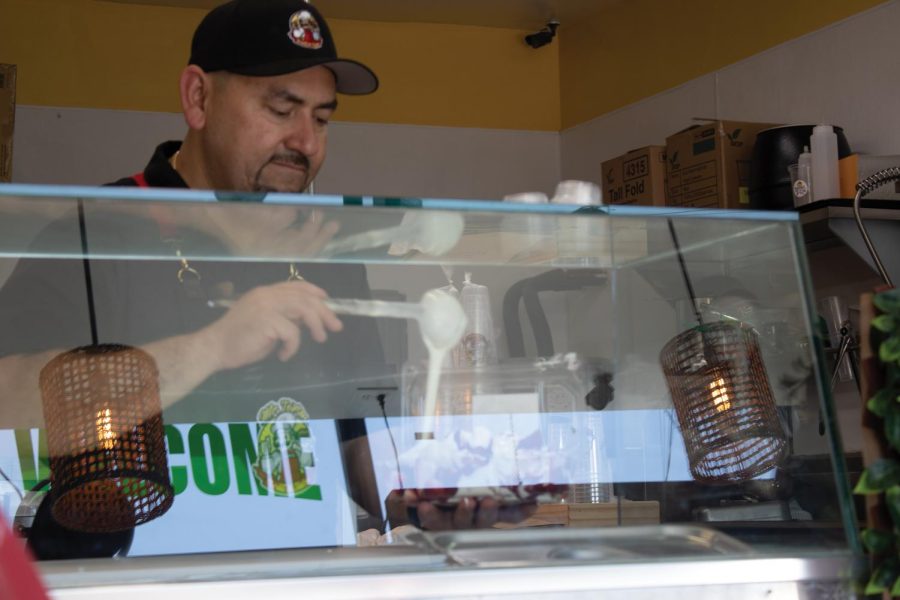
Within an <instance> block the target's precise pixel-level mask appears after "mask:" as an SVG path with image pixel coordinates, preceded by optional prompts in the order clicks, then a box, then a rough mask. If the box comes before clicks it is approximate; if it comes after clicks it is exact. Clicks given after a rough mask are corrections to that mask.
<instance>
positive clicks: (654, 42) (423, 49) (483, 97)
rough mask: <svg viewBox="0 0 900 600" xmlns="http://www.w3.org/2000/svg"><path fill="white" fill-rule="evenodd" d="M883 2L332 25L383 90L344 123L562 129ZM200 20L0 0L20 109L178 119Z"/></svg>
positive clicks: (833, 0)
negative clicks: (539, 24)
mask: <svg viewBox="0 0 900 600" xmlns="http://www.w3.org/2000/svg"><path fill="white" fill-rule="evenodd" d="M373 1H375V0H373ZM428 1H433V2H439V1H450V0H428ZM882 1H883V0H617V1H615V2H608V3H605V4H604V5H603V6H604V8H603V9H602V10H601V11H600V12H599V13H598V15H597V16H596V17H595V18H590V19H584V20H582V21H581V22H573V23H563V25H562V27H561V29H560V35H559V38H558V43H554V44H553V45H551V46H548V47H545V48H542V49H540V50H537V51H535V50H532V49H531V48H528V47H527V46H526V45H525V44H524V43H522V37H523V35H524V34H525V33H526V32H524V31H519V30H513V29H496V28H482V27H468V26H451V25H433V24H411V23H406V24H397V23H375V22H362V21H342V20H333V21H332V22H331V25H332V29H333V30H334V32H335V36H336V38H337V40H338V42H339V44H338V46H339V48H340V49H341V53H342V54H343V55H345V56H348V57H358V58H361V59H363V60H364V62H366V63H367V64H369V65H370V66H371V67H373V68H374V70H375V71H376V72H377V73H378V74H379V76H380V78H381V82H382V87H381V89H380V90H379V92H378V93H377V94H375V95H374V96H369V97H365V98H352V97H348V98H345V99H343V100H342V103H341V109H340V111H339V113H338V115H337V118H338V119H339V120H342V121H358V122H359V121H362V122H374V123H402V124H417V125H441V126H454V127H485V128H498V129H523V130H539V131H559V130H560V129H561V128H568V127H572V126H574V125H577V124H579V123H582V122H585V121H587V120H590V119H592V118H594V117H597V116H600V115H603V114H605V113H607V112H610V111H612V110H615V109H617V108H620V107H622V106H625V105H627V104H630V103H632V102H635V101H637V100H640V99H641V98H645V97H647V96H650V95H652V94H655V93H658V92H661V91H663V90H666V89H668V88H671V87H673V86H676V85H678V84H680V83H684V82H685V81H688V80H690V79H693V78H695V77H698V76H700V75H703V74H705V73H709V72H710V71H714V70H716V69H718V68H721V67H723V66H725V65H728V64H730V63H733V62H735V61H738V60H741V59H743V58H746V57H748V56H751V55H753V54H755V53H757V52H760V51H762V50H765V49H766V48H769V47H772V46H774V45H777V44H779V43H782V42H784V41H787V40H790V39H792V38H795V37H797V36H800V35H803V34H805V33H808V32H810V31H814V30H816V29H819V28H821V27H824V26H826V25H828V24H830V23H833V22H834V21H837V20H839V19H842V18H845V17H847V16H850V15H852V14H854V13H857V12H859V11H861V10H864V9H867V8H870V7H872V6H874V5H876V4H879V3H881V2H882ZM204 13H205V10H198V9H184V8H167V7H158V6H145V5H131V4H121V3H116V2H104V1H102V0H0V62H9V63H14V64H17V65H18V67H19V71H18V86H19V89H18V101H19V103H20V104H28V105H44V106H67V107H90V108H110V109H132V110H146V111H166V112H177V111H179V104H178V98H177V74H178V72H179V71H180V70H181V68H182V67H183V65H184V64H185V62H186V60H187V56H188V48H189V45H190V38H191V34H192V32H193V30H194V28H195V27H196V24H197V23H198V22H199V21H200V19H201V18H202V16H203V14H204Z"/></svg>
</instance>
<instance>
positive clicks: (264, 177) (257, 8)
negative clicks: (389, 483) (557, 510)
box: [0, 0, 521, 529]
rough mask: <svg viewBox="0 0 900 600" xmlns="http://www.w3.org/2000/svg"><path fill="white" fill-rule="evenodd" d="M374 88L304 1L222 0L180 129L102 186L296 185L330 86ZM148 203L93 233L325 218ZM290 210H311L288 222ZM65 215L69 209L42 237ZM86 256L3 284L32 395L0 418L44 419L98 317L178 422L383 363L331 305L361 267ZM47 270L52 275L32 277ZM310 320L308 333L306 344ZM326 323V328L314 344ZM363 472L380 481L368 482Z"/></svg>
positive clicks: (204, 229)
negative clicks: (131, 170) (53, 368)
mask: <svg viewBox="0 0 900 600" xmlns="http://www.w3.org/2000/svg"><path fill="white" fill-rule="evenodd" d="M377 87H378V80H377V78H376V77H375V75H374V73H372V71H371V70H370V69H368V68H367V67H365V66H364V65H362V64H360V63H357V62H354V61H349V60H345V59H340V58H338V55H337V51H336V49H335V45H334V40H333V38H332V36H331V33H330V31H329V29H328V26H327V24H326V23H325V21H324V19H323V18H322V16H321V15H320V14H319V13H318V11H317V10H316V9H315V8H314V7H312V6H311V5H308V4H306V3H304V2H301V1H300V0H266V1H264V2H262V1H259V0H234V1H232V2H228V3H226V4H224V5H222V6H220V7H219V8H216V9H215V10H213V11H212V12H210V13H209V14H208V15H207V17H206V18H205V19H204V20H203V21H202V23H201V24H200V25H199V27H198V28H197V31H196V33H195V35H194V39H193V43H192V49H191V58H190V61H189V64H188V66H187V67H186V68H185V69H184V71H183V72H182V74H181V78H180V95H181V103H182V108H183V112H184V117H185V121H186V124H187V126H188V133H187V135H186V136H185V139H184V142H183V144H182V143H179V142H166V143H163V144H161V145H160V146H159V147H158V148H157V149H156V152H155V153H154V155H153V157H152V158H151V160H150V162H149V164H148V165H147V167H146V168H145V169H144V171H143V172H142V173H139V174H137V175H134V176H131V177H127V178H124V179H121V180H119V181H117V182H116V183H115V184H114V185H123V186H124V185H130V186H142V187H143V186H147V187H174V188H187V187H189V188H194V189H212V190H222V191H228V192H235V191H236V192H244V193H256V192H262V193H265V192H294V193H296V192H301V191H303V190H304V189H306V188H307V187H308V186H309V184H310V183H311V182H312V181H313V179H314V178H315V176H316V173H317V172H318V170H319V168H320V167H321V165H322V162H323V161H324V158H325V154H326V145H327V132H328V122H329V120H330V119H331V116H332V114H333V113H334V111H335V109H336V108H337V98H336V94H337V93H345V94H368V93H371V92H374V91H375V90H376V89H377ZM151 208H152V207H144V206H138V207H136V208H135V209H134V210H132V211H129V214H112V215H102V216H100V215H97V216H94V217H93V218H92V220H91V221H92V223H91V224H92V231H99V232H101V233H102V235H101V236H100V237H101V238H103V240H104V241H105V242H106V243H108V244H110V246H111V247H114V248H135V249H138V250H141V249H144V250H146V251H147V253H148V254H150V255H151V256H157V255H159V254H160V253H162V254H163V255H170V256H171V257H172V258H173V259H175V258H176V257H177V256H181V255H182V253H183V254H184V255H203V256H223V255H229V254H233V255H236V256H242V257H245V256H251V257H252V256H266V255H271V254H273V253H274V254H275V255H277V256H304V255H305V256H310V255H314V254H315V253H316V251H317V250H319V249H320V248H321V247H322V246H323V245H324V244H325V243H327V241H328V240H329V239H330V238H331V236H333V235H334V234H335V233H336V231H337V226H336V224H335V223H323V222H322V219H321V214H319V213H317V212H315V211H313V212H308V211H301V210H299V209H296V208H294V207H285V206H282V207H275V206H273V207H268V208H267V209H266V210H259V209H258V207H253V206H249V207H240V206H234V205H230V206H224V207H223V206H215V205H213V206H210V207H208V208H202V207H201V208H198V207H196V206H189V207H186V208H182V207H166V208H164V209H160V208H159V207H155V208H153V210H151ZM148 217H149V218H148ZM300 217H305V220H302V221H301V222H300V223H297V221H298V220H299V219H300ZM73 231H75V230H74V229H73V228H72V227H71V223H63V224H61V225H59V226H58V227H57V228H56V230H54V229H53V228H51V229H50V230H49V231H48V232H45V234H44V236H45V238H46V237H47V236H49V237H50V238H53V236H61V237H65V235H67V233H68V234H72V232H73ZM104 236H105V237H104ZM95 237H96V236H95ZM170 240H177V243H175V244H170ZM92 241H93V240H92ZM69 242H71V243H75V242H76V240H74V239H72V240H69ZM167 244H169V245H171V247H169V245H167ZM279 244H283V245H284V246H283V247H279ZM167 253H169V254H167ZM267 253H268V254H267ZM89 269H90V275H91V279H92V284H91V285H90V286H88V287H87V289H85V286H86V284H85V283H84V281H83V279H84V275H85V273H84V272H83V271H82V270H81V264H80V263H79V262H78V261H48V260H35V261H23V262H22V264H20V266H19V268H17V271H16V272H15V273H14V274H13V275H12V276H11V278H10V280H9V282H8V283H7V285H6V286H5V288H4V290H3V293H2V294H0V315H2V317H0V325H2V327H0V330H2V331H4V332H15V331H21V332H22V334H21V335H12V336H6V342H2V341H0V357H5V358H0V381H3V382H5V383H4V385H5V387H6V389H8V390H14V391H15V397H22V398H30V401H29V402H28V406H27V408H26V410H22V407H21V406H16V407H12V406H7V407H6V409H0V419H2V423H3V424H5V425H6V426H9V425H10V424H12V423H14V422H15V421H19V422H21V420H22V419H25V420H26V421H28V420H31V421H34V420H35V418H37V419H39V418H40V398H39V395H38V393H37V385H36V382H37V378H38V373H39V371H40V369H41V368H42V367H43V366H44V365H45V364H46V363H47V362H48V361H49V360H50V359H51V358H52V357H53V356H56V355H57V354H59V353H60V352H63V351H65V350H67V349H71V348H74V347H77V346H83V345H88V344H89V343H91V337H95V336H96V334H97V333H99V337H100V341H101V342H104V341H105V342H115V343H121V344H126V345H132V346H138V347H140V348H142V349H143V350H145V351H146V352H148V353H149V354H150V355H151V356H152V357H153V358H154V359H155V360H156V363H157V366H158V368H159V374H160V390H161V396H162V400H163V406H164V408H165V410H166V418H167V419H168V420H170V421H174V422H192V420H198V419H203V420H207V421H217V420H218V421H222V420H230V421H233V420H237V419H243V420H253V419H254V418H255V417H256V415H257V414H258V412H257V411H258V410H260V409H261V407H262V406H263V405H269V404H268V403H271V402H272V401H275V400H280V399H279V396H283V395H284V394H294V395H296V394H297V393H299V392H295V391H293V390H298V389H303V390H306V391H304V392H302V394H303V398H302V401H297V404H301V403H302V405H304V406H301V407H300V408H301V409H302V410H304V411H305V410H306V406H309V405H310V403H312V404H313V405H315V408H314V409H313V410H310V412H311V413H312V416H313V417H314V418H316V417H318V418H327V417H333V416H335V415H333V414H328V410H329V406H328V404H329V402H330V401H331V398H332V397H333V396H335V395H337V393H335V394H331V395H329V394H328V393H327V392H326V393H324V394H320V396H321V398H320V400H321V402H318V401H317V399H316V397H315V396H316V394H315V393H313V392H309V391H308V390H310V389H322V388H324V389H326V390H327V389H328V385H330V384H332V383H334V382H335V381H336V380H339V379H341V378H342V377H343V378H344V379H346V378H347V377H348V375H349V376H351V377H365V376H373V377H377V376H379V375H384V374H385V372H384V368H383V366H382V369H381V370H380V371H379V367H378V365H377V364H374V363H378V361H379V359H380V358H381V350H380V345H379V341H378V336H377V331H376V330H375V325H374V323H373V321H372V320H371V319H361V318H346V319H344V320H343V322H342V321H341V320H338V318H337V317H336V316H335V315H334V314H333V312H332V311H331V310H330V309H329V308H328V306H327V305H326V303H325V299H326V297H327V296H337V297H365V296H366V295H368V294H369V289H368V284H367V282H366V276H365V270H364V269H363V268H362V267H361V266H359V265H334V264H322V263H319V264H316V263H310V264H304V265H301V266H300V268H299V272H298V270H297V267H296V265H293V264H291V265H289V266H288V265H287V264H285V263H274V264H273V263H271V262H266V263H257V262H249V263H233V262H224V263H222V262H207V261H203V262H200V261H187V260H183V261H181V266H180V268H179V267H178V263H177V262H176V263H175V266H173V260H147V261H117V260H91V261H90V265H89ZM289 273H290V275H291V276H290V279H291V280H290V281H285V279H288V277H287V275H288V274H289ZM298 275H299V276H300V277H298ZM299 279H305V280H299ZM48 281H49V282H54V284H53V285H50V286H47V285H44V283H42V282H48ZM313 282H314V283H313ZM37 298H40V302H41V309H40V310H39V311H35V303H36V301H37V300H36V299H37ZM91 307H94V308H93V309H94V310H95V312H96V316H97V324H96V330H97V331H91V332H89V331H87V330H86V328H85V326H84V322H85V319H83V316H84V315H85V314H87V313H88V312H89V310H91ZM36 316H37V318H36ZM304 330H305V331H306V332H307V333H308V334H309V335H311V337H312V339H313V340H315V341H316V342H319V343H320V344H319V345H315V346H314V347H309V346H308V345H303V347H301V340H302V338H303V331H304ZM89 334H90V335H89ZM329 334H331V335H332V336H334V338H335V341H334V343H325V342H326V340H327V339H328V337H329ZM357 349H358V350H359V351H354V350H357ZM367 358H368V359H371V360H369V361H368V362H367V363H366V364H362V362H363V361H364V359H367ZM279 365H281V366H279ZM285 390H287V391H285ZM198 399H199V400H200V401H197V400H198ZM292 401H293V400H292ZM9 404H11V403H7V405H9ZM28 408H30V410H31V412H32V413H34V414H33V415H32V418H31V419H28V414H27V413H28V410H27V409H28ZM316 409H318V410H316ZM298 410H299V409H298ZM11 412H14V413H15V414H10V413H11ZM350 437H353V436H350ZM358 441H361V440H358ZM356 446H358V448H354V449H353V451H352V453H354V454H355V453H356V452H358V451H359V452H362V451H367V447H365V444H356ZM354 458H356V459H360V458H362V460H357V461H356V463H357V464H356V466H351V477H352V478H356V479H360V478H363V477H365V473H364V471H365V469H363V470H362V471H360V474H355V473H354V472H355V471H356V470H357V466H358V465H359V464H360V463H365V462H366V459H365V458H364V457H359V456H354ZM362 487H369V488H371V489H370V490H369V491H370V492H375V489H374V481H369V482H367V483H365V484H363V486H362ZM404 507H405V508H407V509H409V512H410V514H411V515H412V516H413V517H414V518H416V517H417V518H418V519H419V520H420V521H421V523H422V525H424V526H426V527H429V528H435V529H438V528H449V527H458V528H463V527H472V526H487V525H490V524H491V523H493V522H495V521H496V520H498V519H510V520H516V519H518V518H521V515H520V514H518V513H516V512H515V511H508V510H506V511H505V512H503V511H504V510H505V509H500V508H499V507H498V506H497V504H496V503H494V502H492V501H491V500H490V499H488V500H484V501H482V502H480V503H479V502H477V501H475V500H467V501H464V502H462V503H460V505H459V507H458V508H457V509H456V510H453V511H449V510H442V509H438V508H436V507H435V506H432V505H431V504H429V503H427V502H418V500H417V498H416V497H415V494H411V493H409V492H408V493H407V494H405V495H402V496H401V495H399V494H393V495H392V498H391V502H390V512H391V513H392V515H391V518H392V522H393V524H395V525H396V524H398V523H399V522H400V521H402V519H403V517H404V516H405V515H404V512H405V511H404V510H403V509H404ZM398 508H399V510H398ZM370 509H371V506H370Z"/></svg>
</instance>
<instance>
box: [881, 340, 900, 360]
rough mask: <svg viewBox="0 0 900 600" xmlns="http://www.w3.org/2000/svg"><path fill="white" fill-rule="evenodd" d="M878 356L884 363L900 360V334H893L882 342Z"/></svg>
mask: <svg viewBox="0 0 900 600" xmlns="http://www.w3.org/2000/svg"><path fill="white" fill-rule="evenodd" d="M878 358H879V360H881V362H884V363H892V362H895V361H897V360H900V336H897V337H893V336H892V337H889V338H888V339H886V340H884V341H883V342H881V346H879V347H878Z"/></svg>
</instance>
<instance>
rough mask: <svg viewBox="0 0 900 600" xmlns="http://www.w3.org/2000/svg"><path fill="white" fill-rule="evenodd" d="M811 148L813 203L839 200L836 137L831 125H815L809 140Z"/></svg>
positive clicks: (839, 188) (839, 185)
mask: <svg viewBox="0 0 900 600" xmlns="http://www.w3.org/2000/svg"><path fill="white" fill-rule="evenodd" d="M810 146H811V147H812V193H813V201H817V200H826V199H829V198H839V197H840V195H841V184H840V176H839V174H838V145H837V135H835V133H834V128H833V127H832V126H831V125H817V126H815V127H814V128H813V134H812V137H811V138H810Z"/></svg>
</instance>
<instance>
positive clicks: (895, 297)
mask: <svg viewBox="0 0 900 600" xmlns="http://www.w3.org/2000/svg"><path fill="white" fill-rule="evenodd" d="M872 303H873V304H874V305H875V306H876V307H877V308H878V309H879V310H880V311H881V312H885V313H890V314H895V315H896V314H900V290H897V289H893V290H888V291H886V292H881V293H880V294H875V296H874V297H873V298H872Z"/></svg>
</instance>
